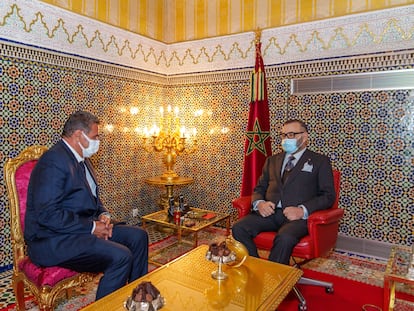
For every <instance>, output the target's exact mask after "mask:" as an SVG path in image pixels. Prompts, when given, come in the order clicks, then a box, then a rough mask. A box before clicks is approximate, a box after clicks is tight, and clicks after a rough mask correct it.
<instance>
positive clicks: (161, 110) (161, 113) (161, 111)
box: [160, 106, 164, 116]
mask: <svg viewBox="0 0 414 311" xmlns="http://www.w3.org/2000/svg"><path fill="white" fill-rule="evenodd" d="M160 115H161V116H163V115H164V107H163V106H161V107H160Z"/></svg>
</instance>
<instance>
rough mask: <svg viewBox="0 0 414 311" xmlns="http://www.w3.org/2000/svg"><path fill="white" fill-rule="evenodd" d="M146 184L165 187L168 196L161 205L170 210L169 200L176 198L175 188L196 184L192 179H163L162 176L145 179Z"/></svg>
mask: <svg viewBox="0 0 414 311" xmlns="http://www.w3.org/2000/svg"><path fill="white" fill-rule="evenodd" d="M145 182H146V183H147V184H149V185H156V186H165V188H166V194H165V196H164V198H162V199H161V202H160V205H161V206H162V207H163V208H164V209H168V199H169V198H170V197H172V196H174V186H184V185H189V184H192V183H193V182H194V179H192V178H191V177H181V176H178V177H176V178H168V179H166V178H162V177H161V176H156V177H149V178H146V179H145Z"/></svg>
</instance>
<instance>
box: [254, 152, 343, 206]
mask: <svg viewBox="0 0 414 311" xmlns="http://www.w3.org/2000/svg"><path fill="white" fill-rule="evenodd" d="M284 157H285V153H284V152H282V153H279V154H276V155H273V156H270V157H268V158H267V159H266V162H265V164H264V166H263V171H262V175H261V176H260V178H259V181H258V183H257V185H256V187H255V189H254V192H253V194H252V202H254V201H256V200H259V199H261V200H266V201H271V202H274V203H275V204H276V205H277V204H278V202H279V201H281V202H282V208H283V207H286V206H298V205H300V204H303V205H304V206H305V207H306V208H307V210H308V212H309V214H311V213H313V212H314V211H316V210H321V209H326V208H329V207H330V206H331V205H332V204H333V202H334V200H335V189H334V184H333V174H332V167H331V164H330V161H329V158H328V157H326V156H324V155H322V154H319V153H315V152H313V151H310V150H308V149H306V150H305V152H304V153H303V155H302V157H301V158H300V159H299V161H298V162H297V163H296V165H295V167H294V168H293V169H292V171H291V172H290V174H289V177H288V179H287V180H286V182H285V183H284V184H282V179H281V178H282V177H281V169H282V164H283V159H284Z"/></svg>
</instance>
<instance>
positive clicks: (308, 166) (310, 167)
mask: <svg viewBox="0 0 414 311" xmlns="http://www.w3.org/2000/svg"><path fill="white" fill-rule="evenodd" d="M312 171H313V165H312V164H309V163H308V162H306V163H305V164H303V167H302V172H308V173H312Z"/></svg>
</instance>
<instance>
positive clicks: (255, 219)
mask: <svg viewBox="0 0 414 311" xmlns="http://www.w3.org/2000/svg"><path fill="white" fill-rule="evenodd" d="M280 136H281V139H282V149H283V152H281V153H279V154H276V155H272V156H270V157H268V158H267V159H266V162H265V164H264V166H263V171H262V175H261V176H260V178H259V180H258V183H257V185H256V187H255V189H254V191H253V194H252V212H251V213H250V214H249V215H247V216H246V217H243V218H242V219H240V220H239V221H238V222H237V223H235V224H234V225H233V228H232V233H233V237H234V238H235V239H236V240H238V241H240V242H241V243H243V244H244V245H245V246H246V248H247V249H248V251H249V254H250V255H251V256H254V257H259V255H258V253H257V248H256V245H255V244H254V242H253V239H254V238H255V237H256V236H257V235H258V234H259V233H260V232H264V231H277V232H278V234H277V236H276V238H275V240H274V241H273V247H272V249H271V251H270V255H269V260H271V261H275V262H278V263H282V264H289V260H290V256H291V254H292V250H293V248H294V247H295V245H296V244H297V243H298V242H299V240H300V239H301V238H302V237H304V236H305V235H307V234H308V228H307V218H308V217H309V215H310V214H312V213H313V212H315V211H317V210H322V209H327V208H329V207H330V206H331V205H332V204H333V202H334V200H335V189H334V183H333V173H332V167H331V164H330V160H329V158H328V157H326V156H324V155H322V154H319V153H316V152H313V151H311V150H309V149H307V145H308V130H307V126H306V124H305V123H304V122H302V121H300V120H289V121H286V122H285V123H284V124H283V127H282V131H281V133H280Z"/></svg>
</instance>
